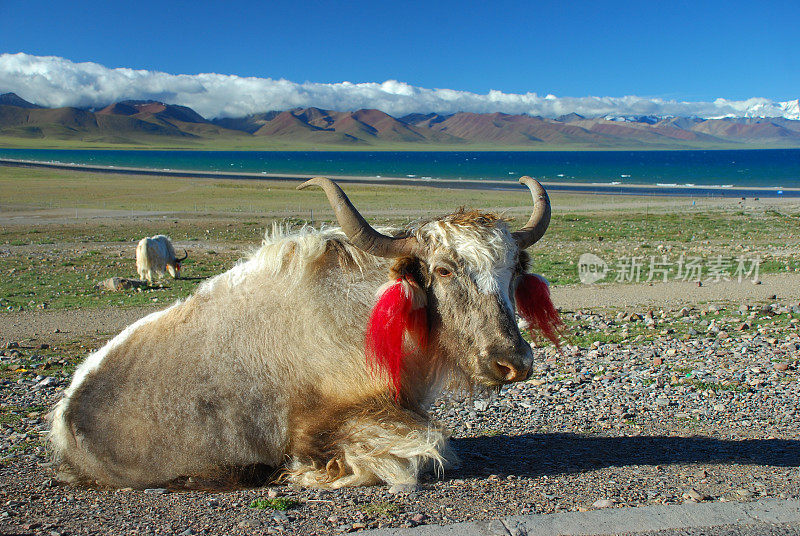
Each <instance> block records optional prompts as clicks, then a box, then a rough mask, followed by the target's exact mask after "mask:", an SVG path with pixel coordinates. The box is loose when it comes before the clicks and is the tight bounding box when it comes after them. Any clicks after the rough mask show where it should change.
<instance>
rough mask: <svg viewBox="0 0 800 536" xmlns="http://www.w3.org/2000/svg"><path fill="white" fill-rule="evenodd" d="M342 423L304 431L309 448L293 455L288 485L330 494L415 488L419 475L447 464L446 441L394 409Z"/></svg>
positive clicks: (416, 419)
mask: <svg viewBox="0 0 800 536" xmlns="http://www.w3.org/2000/svg"><path fill="white" fill-rule="evenodd" d="M362 409H363V408H362ZM351 415H352V414H351ZM343 417H345V419H343V420H341V421H339V422H342V423H343V424H342V425H341V427H339V428H338V429H336V430H330V429H329V430H325V429H323V428H318V429H317V430H305V433H306V434H307V435H306V442H305V443H306V446H309V445H310V446H312V448H311V449H310V451H309V450H308V449H299V452H298V451H296V452H293V453H292V454H293V456H292V460H291V463H290V465H289V468H288V474H287V477H288V480H289V481H291V482H293V483H295V484H298V485H300V486H307V487H315V488H331V489H336V488H342V487H346V486H364V485H372V484H377V483H380V482H386V483H388V484H415V483H416V482H417V477H418V475H419V473H420V471H422V470H424V469H426V468H428V467H430V466H433V467H434V468H435V469H436V471H437V473H438V472H439V471H441V469H442V468H443V467H444V466H445V465H446V463H447V458H448V457H449V456H448V449H447V440H446V438H445V435H444V434H443V433H442V432H441V431H440V430H437V429H435V428H433V427H431V426H430V423H429V422H428V421H427V420H426V419H422V418H421V417H419V416H418V415H416V414H413V416H412V414H411V412H408V411H406V410H402V409H400V408H396V407H395V408H392V409H388V408H385V409H384V410H383V411H381V412H379V413H378V414H370V413H361V412H359V414H358V415H355V416H351V417H350V418H347V416H345V415H343ZM393 417H394V418H393ZM315 432H316V436H314V437H312V436H309V435H308V434H309V433H311V434H313V433H315ZM313 445H317V448H313ZM323 445H326V447H323ZM320 447H322V448H320ZM303 450H305V451H306V452H303Z"/></svg>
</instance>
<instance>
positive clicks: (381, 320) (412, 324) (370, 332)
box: [366, 279, 428, 394]
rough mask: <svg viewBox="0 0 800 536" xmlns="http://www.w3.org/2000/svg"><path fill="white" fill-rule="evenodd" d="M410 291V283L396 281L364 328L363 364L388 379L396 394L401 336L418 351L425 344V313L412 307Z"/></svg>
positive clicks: (398, 387)
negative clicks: (412, 340)
mask: <svg viewBox="0 0 800 536" xmlns="http://www.w3.org/2000/svg"><path fill="white" fill-rule="evenodd" d="M414 291H415V289H414V288H413V286H412V283H409V282H407V281H403V279H398V280H397V282H396V283H394V284H392V285H390V286H389V287H388V288H387V289H386V290H385V291H384V292H383V294H381V296H380V298H379V299H378V303H376V304H375V307H374V308H373V309H372V314H371V315H370V317H369V323H368V324H367V337H366V347H367V363H368V364H369V365H370V367H371V368H372V369H373V370H375V369H378V370H381V371H384V372H385V373H386V374H387V375H388V376H389V380H390V382H391V384H392V385H393V386H394V388H395V393H396V394H398V393H400V387H401V385H400V384H401V380H402V376H403V357H404V352H403V345H404V340H405V334H406V333H409V334H411V335H412V336H413V337H415V338H416V342H417V344H419V346H420V348H424V347H425V344H426V342H427V334H428V318H427V313H426V311H425V307H419V306H418V307H416V308H415V307H414V296H413V295H412V293H413V292H414Z"/></svg>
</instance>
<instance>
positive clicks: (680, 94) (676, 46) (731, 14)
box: [0, 0, 800, 101]
mask: <svg viewBox="0 0 800 536" xmlns="http://www.w3.org/2000/svg"><path fill="white" fill-rule="evenodd" d="M798 21H800V2H797V1H793V2H769V1H766V2H759V3H755V2H752V3H751V2H739V1H735V0H734V1H730V2H703V1H695V2H683V1H670V2H651V1H643V2H600V1H594V2H584V1H573V2H569V1H558V2H502V1H501V2H485V1H484V2H473V1H465V2H449V1H446V2H432V1H427V2H416V1H410V2H409V1H407V2H360V1H356V2H343V1H342V2H303V1H295V2H289V1H282V0H280V1H266V2H264V1H261V2H249V1H238V2H237V1H231V2H219V1H214V2H212V1H205V0H197V1H193V2H169V1H161V2H156V1H152V0H139V1H137V2H116V1H109V2H87V1H83V0H73V1H69V2H65V1H61V0H49V1H40V0H0V53H3V52H5V53H15V52H25V53H27V54H31V55H36V56H46V55H53V56H59V57H62V58H65V59H67V60H71V61H73V62H86V61H91V62H96V63H99V64H102V65H104V66H106V67H112V68H113V67H129V68H132V69H146V70H157V71H164V72H167V73H172V74H182V73H185V74H195V73H203V72H205V73H208V72H215V73H222V74H235V75H239V76H256V77H262V78H267V77H269V78H275V79H278V78H285V79H287V80H291V81H293V82H298V83H303V82H321V83H331V82H342V81H350V82H356V83H357V82H383V81H385V80H399V81H402V82H405V83H408V84H410V85H412V86H418V87H424V88H449V89H456V90H463V91H469V92H475V93H486V92H487V91H489V90H490V89H496V90H500V91H503V92H506V93H526V92H536V93H538V94H540V95H547V94H549V93H552V94H555V95H557V96H559V97H563V96H572V97H584V96H589V95H593V96H613V97H619V96H624V95H638V96H643V97H660V98H665V99H675V100H688V101H700V100H704V101H709V100H713V99H715V98H717V97H724V98H727V99H746V98H749V97H766V98H769V99H773V100H788V99H795V98H797V97H798V96H799V95H800V54H798V50H800V37H798V35H800V30H799V29H798Z"/></svg>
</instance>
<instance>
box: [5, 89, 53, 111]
mask: <svg viewBox="0 0 800 536" xmlns="http://www.w3.org/2000/svg"><path fill="white" fill-rule="evenodd" d="M0 105H5V106H16V107H18V108H28V109H34V108H44V106H39V105H38V104H34V103H32V102H28V101H26V100H25V99H23V98H22V97H20V96H19V95H17V94H16V93H3V94H2V95H0Z"/></svg>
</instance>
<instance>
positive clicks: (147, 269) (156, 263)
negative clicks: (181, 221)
mask: <svg viewBox="0 0 800 536" xmlns="http://www.w3.org/2000/svg"><path fill="white" fill-rule="evenodd" d="M188 256H189V254H188V253H187V252H186V250H185V249H184V250H183V257H181V258H178V257H176V256H175V248H173V247H172V242H170V240H169V237H167V236H164V235H156V236H151V237H150V238H142V239H141V240H139V245H137V246H136V271H137V272H139V277H140V278H141V279H144V280H146V281H147V282H149V283H152V282H153V280H154V279H155V277H154V275H155V276H162V275H164V274H165V273H166V272H169V275H171V276H172V277H173V278H175V279H179V278H180V277H181V262H183V261H185V260H186V258H187V257H188Z"/></svg>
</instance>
